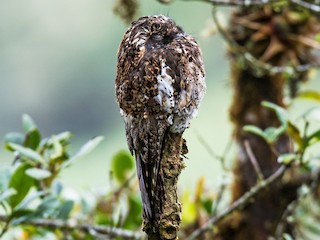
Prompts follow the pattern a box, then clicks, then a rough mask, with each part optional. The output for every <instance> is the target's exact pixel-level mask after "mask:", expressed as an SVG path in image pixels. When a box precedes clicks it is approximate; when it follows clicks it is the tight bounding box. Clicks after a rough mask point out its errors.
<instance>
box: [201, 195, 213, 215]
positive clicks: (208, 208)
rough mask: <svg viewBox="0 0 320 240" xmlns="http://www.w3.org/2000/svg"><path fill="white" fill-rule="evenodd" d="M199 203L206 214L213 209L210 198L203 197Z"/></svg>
mask: <svg viewBox="0 0 320 240" xmlns="http://www.w3.org/2000/svg"><path fill="white" fill-rule="evenodd" d="M201 205H202V207H203V208H204V209H205V210H206V212H207V213H208V214H211V213H212V210H213V209H212V205H213V202H212V199H210V198H205V199H203V200H201Z"/></svg>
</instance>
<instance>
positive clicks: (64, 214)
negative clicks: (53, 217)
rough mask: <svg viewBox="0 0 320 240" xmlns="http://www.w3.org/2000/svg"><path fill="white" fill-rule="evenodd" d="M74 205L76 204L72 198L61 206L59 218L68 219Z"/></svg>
mask: <svg viewBox="0 0 320 240" xmlns="http://www.w3.org/2000/svg"><path fill="white" fill-rule="evenodd" d="M73 205H74V202H73V201H71V200H67V201H65V202H64V203H63V204H62V206H61V207H60V210H59V212H58V215H57V218H58V219H62V220H67V219H68V218H69V215H70V212H71V210H72V208H73Z"/></svg>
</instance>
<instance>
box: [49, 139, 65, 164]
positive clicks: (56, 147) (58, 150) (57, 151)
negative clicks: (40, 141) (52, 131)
mask: <svg viewBox="0 0 320 240" xmlns="http://www.w3.org/2000/svg"><path fill="white" fill-rule="evenodd" d="M51 139H52V142H53V153H52V154H51V156H50V158H51V159H52V160H55V159H59V158H60V157H62V156H63V155H64V150H63V147H62V145H61V143H60V142H59V141H58V138H57V137H56V136H52V137H51Z"/></svg>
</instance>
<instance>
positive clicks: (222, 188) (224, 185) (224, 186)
mask: <svg viewBox="0 0 320 240" xmlns="http://www.w3.org/2000/svg"><path fill="white" fill-rule="evenodd" d="M224 178H225V174H224V175H223V176H222V179H224ZM226 187H227V183H226V181H224V180H222V183H221V185H220V188H219V192H218V196H217V199H216V201H214V205H213V207H212V209H213V210H212V216H213V217H214V216H216V215H217V212H218V207H219V204H220V202H221V199H222V196H223V193H224V191H225V190H226Z"/></svg>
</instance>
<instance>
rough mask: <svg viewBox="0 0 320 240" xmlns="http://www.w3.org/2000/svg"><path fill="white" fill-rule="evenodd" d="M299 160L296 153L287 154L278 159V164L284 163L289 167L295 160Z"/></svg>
mask: <svg viewBox="0 0 320 240" xmlns="http://www.w3.org/2000/svg"><path fill="white" fill-rule="evenodd" d="M296 159H297V155H296V154H294V153H285V154H281V155H280V156H279V157H278V163H282V164H285V165H288V164H290V163H292V162H293V161H294V160H296Z"/></svg>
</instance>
